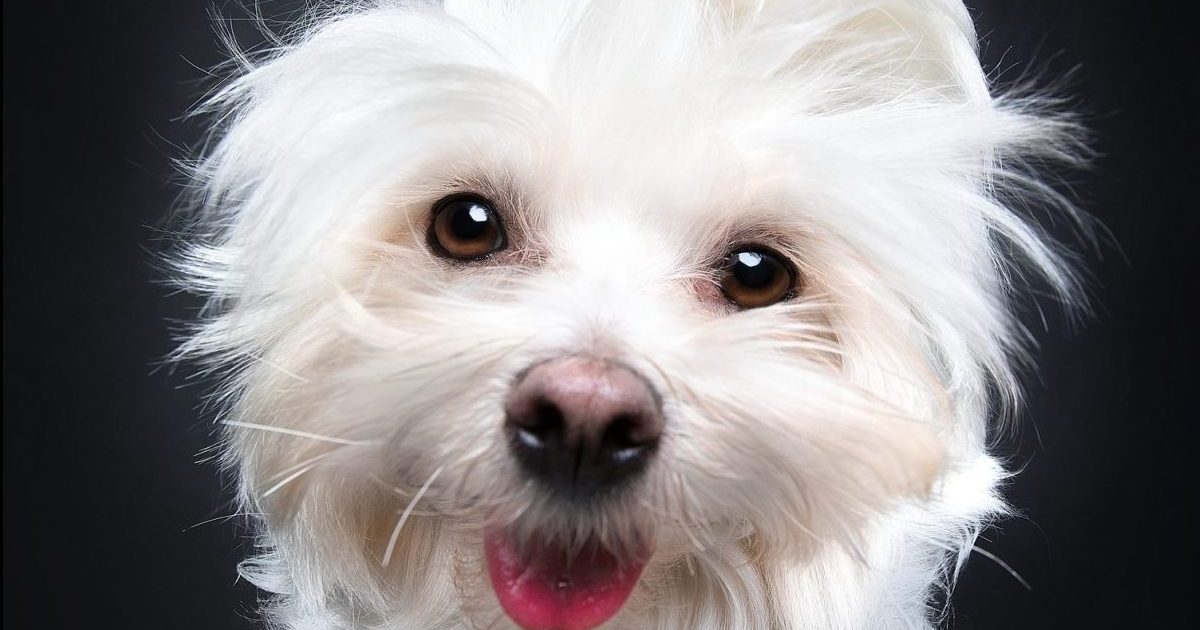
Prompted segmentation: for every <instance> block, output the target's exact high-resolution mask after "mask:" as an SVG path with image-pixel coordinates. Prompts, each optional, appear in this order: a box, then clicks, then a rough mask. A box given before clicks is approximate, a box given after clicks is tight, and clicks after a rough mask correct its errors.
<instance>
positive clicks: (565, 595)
mask: <svg viewBox="0 0 1200 630" xmlns="http://www.w3.org/2000/svg"><path fill="white" fill-rule="evenodd" d="M484 555H485V556H486V557H487V565H488V575H489V577H490V578H491V580H492V588H493V589H494V590H495V591H496V597H497V598H498V599H499V600H500V605H501V606H502V607H504V611H505V612H506V613H508V616H509V617H511V618H512V620H513V621H515V622H516V623H517V625H519V626H521V627H522V628H524V629H525V630H588V629H589V628H595V627H596V626H598V625H600V624H602V623H604V622H605V621H608V620H609V619H610V618H612V617H613V615H616V614H617V612H618V611H620V610H621V607H622V606H623V605H624V604H625V601H626V600H627V599H629V595H630V593H632V592H633V588H634V586H636V585H637V581H638V577H639V576H641V574H642V569H643V568H645V566H646V560H647V558H648V557H649V553H648V552H642V553H637V554H634V557H632V558H624V557H618V556H616V555H615V554H613V553H612V552H610V551H608V550H607V549H605V548H604V546H603V545H601V544H599V543H598V542H595V541H591V542H587V543H584V544H583V545H582V546H581V548H580V549H579V550H578V551H576V552H571V551H568V550H567V549H566V548H565V547H564V546H563V545H561V544H559V543H556V542H552V541H549V540H538V539H537V538H536V537H535V538H534V539H531V540H529V541H528V543H527V544H526V545H522V548H521V549H518V548H517V546H516V545H514V544H513V542H512V540H511V538H510V536H508V534H507V533H506V532H504V531H503V530H500V529H491V530H489V531H488V532H487V533H486V534H485V536H484Z"/></svg>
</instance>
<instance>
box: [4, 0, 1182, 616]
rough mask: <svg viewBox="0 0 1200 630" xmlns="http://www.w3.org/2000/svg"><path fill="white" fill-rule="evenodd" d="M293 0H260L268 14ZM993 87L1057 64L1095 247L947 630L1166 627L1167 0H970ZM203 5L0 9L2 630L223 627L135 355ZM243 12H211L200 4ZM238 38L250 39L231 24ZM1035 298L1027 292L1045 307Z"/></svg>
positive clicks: (215, 568)
mask: <svg viewBox="0 0 1200 630" xmlns="http://www.w3.org/2000/svg"><path fill="white" fill-rule="evenodd" d="M296 4H298V3H295V2H292V3H280V2H267V3H264V10H265V11H266V12H267V13H268V14H271V15H277V16H285V15H286V14H287V13H288V12H289V11H290V10H292V9H294V7H295V5H296ZM969 4H971V5H972V7H973V9H974V13H975V15H976V19H977V22H978V25H979V31H980V33H981V35H982V36H983V37H984V38H985V40H986V45H985V48H984V58H985V61H986V63H987V64H988V66H989V67H991V68H993V69H995V70H996V71H997V72H999V73H1000V76H1001V78H1002V79H1003V78H1006V77H1008V78H1015V77H1016V76H1019V74H1020V73H1021V72H1022V71H1023V70H1025V69H1028V68H1029V67H1030V64H1031V63H1032V64H1033V66H1034V67H1037V68H1041V69H1042V70H1044V71H1045V74H1046V75H1047V76H1050V77H1054V76H1058V75H1061V74H1063V73H1065V72H1066V71H1068V70H1070V69H1071V68H1073V67H1075V66H1079V70H1078V71H1077V73H1076V74H1075V75H1074V79H1073V81H1072V82H1071V83H1070V84H1069V86H1068V92H1069V93H1071V94H1073V95H1075V96H1077V97H1078V101H1079V102H1080V103H1081V104H1083V105H1084V106H1085V107H1086V108H1087V110H1088V111H1089V112H1090V125H1091V127H1092V128H1093V129H1094V131H1095V135H1096V147H1097V148H1098V149H1099V151H1100V152H1101V153H1102V155H1103V157H1102V158H1101V159H1100V160H1099V162H1098V167H1097V170H1095V171H1094V172H1091V173H1084V174H1076V175H1072V176H1071V178H1070V181H1071V183H1072V184H1073V185H1074V187H1075V189H1076V191H1077V193H1078V195H1079V197H1080V199H1081V200H1082V202H1083V205H1084V206H1085V207H1086V208H1087V209H1088V211H1089V212H1091V213H1092V214H1093V215H1095V216H1096V217H1098V218H1099V219H1100V220H1101V221H1102V222H1103V224H1104V225H1105V226H1107V228H1108V229H1109V230H1111V232H1112V234H1113V236H1114V238H1115V240H1116V242H1117V243H1118V244H1119V246H1120V249H1117V248H1116V247H1112V246H1108V247H1105V248H1104V249H1102V251H1100V252H1099V253H1095V252H1092V253H1090V254H1089V255H1088V261H1089V266H1090V268H1091V270H1092V272H1093V273H1094V276H1095V277H1094V283H1093V284H1094V287H1095V297H1096V303H1097V306H1098V309H1097V315H1096V317H1095V318H1094V319H1092V320H1091V321H1089V322H1088V323H1087V324H1086V325H1085V326H1083V327H1082V328H1080V329H1079V330H1076V331H1072V330H1070V329H1069V327H1068V326H1066V325H1065V324H1064V323H1063V318H1062V317H1061V316H1058V315H1056V314H1055V313H1054V311H1053V308H1052V307H1050V309H1049V317H1048V321H1049V327H1048V328H1049V329H1048V330H1046V331H1043V332H1041V333H1040V338H1041V339H1042V342H1043V343H1042V347H1041V350H1040V351H1039V353H1038V355H1039V356H1038V358H1039V360H1040V363H1041V369H1040V371H1039V372H1038V375H1037V377H1036V378H1030V379H1029V392H1030V395H1029V405H1028V410H1027V413H1026V414H1025V418H1024V419H1023V422H1022V426H1023V430H1022V431H1021V433H1020V434H1019V435H1018V436H1017V437H1015V438H1014V439H1011V440H1009V441H1008V442H1006V443H1005V445H1004V452H1005V453H1006V454H1007V455H1008V456H1009V457H1010V461H1011V462H1012V465H1013V466H1014V467H1017V468H1022V469H1023V472H1022V474H1021V475H1020V476H1018V477H1017V478H1016V479H1015V480H1014V481H1013V482H1012V483H1011V486H1010V488H1009V489H1008V496H1009V498H1010V499H1011V501H1012V503H1013V504H1014V505H1016V506H1017V507H1018V508H1019V509H1020V510H1021V512H1022V516H1021V517H1020V518H1014V519H1010V520H1007V521H1004V522H1003V523H1001V524H1000V525H999V526H998V527H994V528H992V529H989V530H988V531H987V532H986V533H985V535H984V537H983V540H982V541H981V542H980V546H981V547H983V548H985V549H987V550H988V551H990V552H991V553H993V554H995V555H996V556H998V557H999V558H1002V559H1003V560H1004V561H1005V562H1006V563H1007V564H1008V565H1010V566H1011V567H1012V569H1013V570H1015V571H1016V572H1018V573H1019V574H1020V576H1021V580H1023V581H1024V582H1026V583H1027V584H1028V588H1026V587H1025V586H1023V585H1022V583H1021V580H1018V579H1015V578H1014V577H1013V576H1012V575H1010V574H1009V573H1008V572H1007V571H1006V570H1005V569H1003V568H1002V567H1001V566H1000V565H998V564H997V563H995V562H993V561H991V560H989V559H987V558H985V557H983V556H980V555H975V556H973V557H972V559H971V560H970V562H969V564H968V565H967V568H966V571H965V573H964V575H963V578H962V580H961V582H960V584H959V585H958V587H957V589H956V590H955V592H954V595H953V599H952V605H951V611H952V615H951V625H952V626H953V627H955V628H963V629H985V628H986V629H1013V628H1023V629H1027V628H1032V629H1038V628H1045V629H1055V630H1061V629H1063V628H1089V629H1098V628H1120V629H1128V628H1173V627H1181V626H1183V624H1184V621H1183V620H1184V619H1185V618H1184V617H1183V612H1184V609H1185V608H1189V607H1192V604H1191V601H1192V600H1191V597H1192V596H1193V592H1192V590H1193V589H1192V588H1190V587H1191V586H1193V585H1194V584H1195V579H1194V578H1193V577H1191V576H1190V570H1191V569H1192V568H1193V567H1194V566H1195V560H1196V553H1195V552H1196V547H1195V544H1194V541H1193V537H1194V535H1195V533H1196V531H1198V530H1197V519H1196V512H1195V510H1196V502H1197V497H1196V488H1197V486H1196V482H1195V479H1194V475H1193V470H1194V469H1195V467H1196V465H1195V460H1196V456H1195V455H1193V454H1192V452H1193V450H1194V449H1195V448H1196V447H1195V441H1194V440H1192V439H1190V438H1191V436H1193V435H1195V431H1194V425H1195V424H1196V421H1197V418H1200V413H1197V411H1196V409H1195V407H1194V406H1195V403H1194V402H1193V401H1194V396H1193V395H1192V394H1193V393H1194V389H1195V387H1196V385H1195V381H1196V377H1197V376H1200V373H1198V371H1197V369H1196V367H1195V360H1194V359H1193V357H1196V356H1197V355H1198V354H1200V353H1198V352H1197V350H1198V348H1197V344H1196V334H1195V332H1194V330H1193V327H1194V325H1195V324H1196V323H1197V318H1196V316H1195V315H1194V310H1193V308H1192V307H1193V306H1194V304H1195V299H1194V298H1193V294H1194V293H1195V291H1196V290H1197V289H1198V288H1200V285H1198V283H1197V280H1196V273H1197V271H1200V270H1198V269H1197V268H1196V267H1197V266H1196V264H1195V263H1196V258H1197V254H1196V248H1197V238H1198V234H1200V230H1197V228H1198V227H1200V225H1198V224H1197V219H1196V201H1195V195H1194V194H1193V192H1194V191H1193V189H1192V187H1193V186H1194V185H1195V183H1196V175H1197V168H1196V167H1197V163H1196V162H1197V160H1196V158H1195V154H1194V153H1193V147H1194V146H1195V145H1196V141H1197V139H1198V138H1197V133H1196V131H1197V114H1196V112H1197V108H1198V107H1200V99H1198V98H1197V87H1196V85H1197V79H1200V77H1198V76H1197V65H1196V62H1197V54H1196V51H1195V48H1194V47H1193V45H1192V44H1194V33H1193V32H1191V29H1190V28H1189V25H1188V22H1187V20H1185V19H1184V17H1183V16H1182V15H1179V14H1178V12H1179V11H1181V10H1182V9H1175V8H1173V7H1174V6H1176V5H1175V3H1168V2H1161V3H1155V2H1132V1H1129V0H1111V1H1110V0H1004V1H1001V0H988V1H983V0H975V1H973V2H970V3H969ZM210 6H211V3H210V2H208V1H206V0H171V1H170V2H119V3H105V2H75V3H49V2H37V1H34V0H27V1H25V2H8V1H6V2H5V3H4V96H3V99H4V157H3V161H4V193H3V194H4V210H3V213H4V315H3V318H4V400H3V409H4V417H3V424H4V625H5V627H6V628H13V629H14V630H15V629H21V628H31V629H33V628H85V627H87V628H128V629H135V628H154V629H157V628H180V629H200V630H212V629H217V628H249V627H252V626H253V623H252V622H251V621H250V620H251V619H252V618H253V617H254V612H253V611H254V607H255V606H254V605H255V597H256V594H255V592H254V591H253V589H251V588H250V587H248V586H247V585H245V584H244V583H239V582H238V580H237V579H236V577H235V570H234V565H235V563H236V562H237V560H238V559H239V558H240V557H241V556H242V555H243V553H244V548H243V547H244V545H245V544H246V543H245V542H244V541H243V540H242V538H241V535H240V533H239V530H238V528H237V527H235V525H234V524H233V523H229V522H225V521H223V520H216V521H210V519H213V518H215V517H220V516H222V515H226V514H228V513H229V511H230V508H229V505H228V499H229V494H228V488H227V487H226V483H225V482H223V481H222V480H221V479H220V478H219V476H218V474H217V471H216V470H215V468H214V467H213V466H212V465H210V464H203V463H197V462H198V460H200V459H201V458H200V455H199V454H200V453H201V451H202V450H203V449H204V448H205V447H206V446H209V445H210V444H211V442H212V437H211V429H210V426H209V425H208V423H207V422H206V421H205V420H204V419H202V418H201V417H200V416H199V414H198V412H197V407H198V405H199V403H200V401H201V396H202V394H203V391H204V390H203V388H202V387H200V386H196V385H194V384H192V383H191V381H189V380H188V379H187V378H186V377H185V375H184V374H181V373H176V374H174V375H173V374H171V373H169V372H168V371H165V370H157V371H155V370H154V369H153V368H154V365H155V363H156V362H157V361H158V360H159V359H160V358H161V357H162V356H163V355H165V354H166V353H167V352H168V350H169V349H170V347H171V341H170V338H169V333H168V328H167V321H168V320H169V319H171V318H183V317H187V316H188V315H189V313H190V312H191V310H192V309H194V308H195V306H196V304H195V303H194V302H193V301H191V300H189V299H188V298H185V297H181V296H177V295H175V296H173V295H170V294H169V293H168V291H166V290H165V289H163V288H162V287H160V286H156V285H155V284H154V280H155V272H154V271H153V270H152V268H151V266H150V264H149V263H150V257H149V256H148V255H147V253H146V250H147V248H149V249H155V248H157V247H158V244H156V239H159V238H160V236H161V234H160V233H159V232H158V230H157V228H156V227H155V226H159V225H161V224H162V219H163V217H164V215H165V213H166V211H167V208H168V207H169V206H170V205H171V204H172V201H173V198H174V196H175V195H176V194H177V192H178V191H177V189H175V188H173V187H172V185H171V184H170V183H169V180H171V179H172V169H171V165H170V162H169V160H170V158H172V157H177V156H179V155H181V152H180V151H179V150H177V149H176V148H174V147H175V146H187V145H190V144H193V143H195V142H196V140H197V139H198V137H199V135H200V131H201V129H200V126H199V125H198V124H197V123H196V122H194V121H186V120H181V119H180V118H179V116H180V114H181V113H182V112H184V111H185V110H186V109H187V108H188V107H189V106H190V105H192V104H193V103H194V102H195V100H196V99H197V98H198V97H199V96H200V95H201V94H202V93H203V91H204V89H205V88H206V87H207V86H209V85H211V83H208V82H206V77H205V73H204V72H203V71H202V70H201V69H202V68H207V67H211V66H212V65H214V64H215V63H217V62H219V61H220V60H221V57H220V55H219V53H218V48H217V46H216V44H215V37H214V34H213V30H212V26H211V22H210V20H209V17H208V14H207V10H208V9H209V8H210ZM218 8H219V10H220V11H221V12H222V13H224V14H225V15H227V16H232V17H242V16H244V13H241V11H240V9H238V7H237V6H236V5H233V4H222V5H219V7H218ZM244 35H246V36H247V37H250V35H249V30H248V29H247V30H246V32H245V33H244ZM1045 306H1049V305H1045Z"/></svg>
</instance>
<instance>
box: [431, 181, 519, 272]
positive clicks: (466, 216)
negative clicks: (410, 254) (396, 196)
mask: <svg viewBox="0 0 1200 630" xmlns="http://www.w3.org/2000/svg"><path fill="white" fill-rule="evenodd" d="M430 238H431V240H432V241H433V242H434V244H436V245H437V249H438V250H440V251H441V252H442V253H444V254H446V255H447V256H449V257H451V258H457V259H459V260H479V259H480V258H484V257H485V256H488V255H489V254H492V253H494V252H497V251H499V250H501V249H503V248H504V245H505V237H504V227H503V226H502V225H501V224H500V217H499V215H498V214H497V213H496V209H495V208H493V207H492V204H491V203H490V202H488V201H487V200H486V199H484V198H482V197H478V196H475V195H456V196H453V197H447V198H445V199H443V200H441V201H439V202H438V203H437V204H436V205H435V206H434V209H433V229H432V230H431V234H430Z"/></svg>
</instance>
